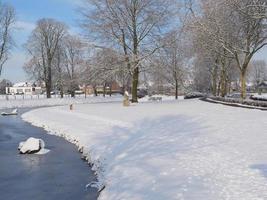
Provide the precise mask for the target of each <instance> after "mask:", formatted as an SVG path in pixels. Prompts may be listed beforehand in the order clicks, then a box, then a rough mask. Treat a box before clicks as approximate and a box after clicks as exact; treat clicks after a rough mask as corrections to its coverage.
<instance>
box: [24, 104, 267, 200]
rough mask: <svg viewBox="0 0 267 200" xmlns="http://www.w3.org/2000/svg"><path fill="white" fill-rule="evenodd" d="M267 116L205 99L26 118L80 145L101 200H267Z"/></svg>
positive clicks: (55, 111)
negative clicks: (102, 186)
mask: <svg viewBox="0 0 267 200" xmlns="http://www.w3.org/2000/svg"><path fill="white" fill-rule="evenodd" d="M266 117H267V112H263V111H259V110H246V109H243V108H235V107H227V106H223V105H219V104H210V103H206V102H201V101H199V100H183V101H178V102H174V101H169V102H162V103H153V102H152V103H141V104H138V105H132V106H130V107H128V108H125V107H122V104H121V102H120V103H108V104H91V105H89V104H88V105H77V106H76V107H75V110H74V111H69V109H68V107H67V106H63V107H57V108H56V107H53V108H42V109H37V110H33V111H30V112H28V113H26V114H24V115H23V118H24V119H25V120H27V121H29V122H31V123H33V124H34V125H37V126H40V127H44V128H45V129H47V130H49V131H50V132H51V133H54V134H57V135H61V136H65V137H66V138H67V139H68V140H70V141H73V142H74V141H79V145H80V146H83V147H84V148H83V151H84V154H86V155H88V156H90V160H91V161H92V162H93V163H94V169H95V170H97V172H98V175H99V178H100V181H101V182H103V183H104V184H105V186H106V188H105V190H103V192H102V193H101V195H100V197H99V199H101V200H106V199H107V200H117V199H129V200H144V199H145V200H146V199H149V200H150V199H153V200H162V199H168V200H169V199H179V200H182V199H186V200H187V199H189V200H202V199H203V200H209V199H210V200H214V199H218V200H221V199H223V200H224V199H229V200H236V199H242V200H254V199H255V200H256V199H257V200H260V199H262V200H263V199H267V179H266V177H267V173H266V171H267V145H266V141H267V134H266V133H265V130H267V123H266Z"/></svg>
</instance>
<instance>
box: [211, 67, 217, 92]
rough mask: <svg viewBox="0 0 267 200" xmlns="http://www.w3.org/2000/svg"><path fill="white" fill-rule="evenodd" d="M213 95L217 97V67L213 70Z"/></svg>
mask: <svg viewBox="0 0 267 200" xmlns="http://www.w3.org/2000/svg"><path fill="white" fill-rule="evenodd" d="M212 94H213V96H216V95H217V66H215V67H214V68H213V70H212Z"/></svg>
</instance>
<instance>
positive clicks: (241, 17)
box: [190, 0, 267, 98]
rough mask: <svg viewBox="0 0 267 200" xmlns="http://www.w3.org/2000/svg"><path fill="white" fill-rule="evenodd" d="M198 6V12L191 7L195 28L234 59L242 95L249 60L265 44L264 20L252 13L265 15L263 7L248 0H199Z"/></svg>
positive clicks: (244, 89)
mask: <svg viewBox="0 0 267 200" xmlns="http://www.w3.org/2000/svg"><path fill="white" fill-rule="evenodd" d="M200 7H201V10H202V12H201V15H196V12H194V11H193V7H192V6H191V7H190V9H191V11H192V13H193V16H194V20H195V22H196V23H195V25H196V28H197V29H198V31H199V32H205V34H207V35H208V37H209V38H210V39H211V40H212V41H213V42H214V43H217V45H219V46H220V47H221V48H223V49H224V50H225V51H226V52H227V53H226V55H227V56H229V55H228V54H230V55H231V56H232V57H233V58H234V59H235V63H236V64H235V66H236V67H237V68H238V70H239V71H240V82H241V96H242V98H245V96H246V75H247V69H248V66H249V63H250V61H251V59H252V57H253V56H254V55H255V53H256V52H258V51H259V50H260V49H261V48H263V47H264V46H265V45H266V44H267V43H266V39H267V31H266V28H267V26H266V21H265V19H264V18H256V17H255V16H254V14H255V13H256V12H257V11H261V13H262V14H266V7H262V6H261V5H258V4H255V5H253V6H251V1H250V0H234V1H230V0H222V1H221V0H215V1H214V0H205V1H204V0H201V1H200ZM240 8H242V9H240Z"/></svg>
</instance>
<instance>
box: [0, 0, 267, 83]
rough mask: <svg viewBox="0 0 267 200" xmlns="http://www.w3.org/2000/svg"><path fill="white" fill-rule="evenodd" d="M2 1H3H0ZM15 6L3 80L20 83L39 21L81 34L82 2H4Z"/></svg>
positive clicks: (263, 54) (266, 54)
mask: <svg viewBox="0 0 267 200" xmlns="http://www.w3.org/2000/svg"><path fill="white" fill-rule="evenodd" d="M0 1H1V0H0ZM2 1H3V2H7V3H9V4H11V5H13V6H14V7H15V9H16V14H17V23H16V27H17V30H16V31H15V33H14V40H15V42H16V47H15V48H14V49H13V51H12V56H11V58H10V59H9V61H8V62H7V63H6V65H5V66H4V70H3V74H2V76H1V78H6V79H9V80H11V81H12V82H20V81H25V80H27V79H28V77H27V75H26V74H25V72H24V71H23V68H22V67H23V65H24V63H25V62H26V61H27V53H26V52H25V50H24V49H23V47H22V45H23V44H25V43H26V41H27V38H28V37H29V35H30V33H31V31H32V30H33V29H34V27H35V23H36V21H37V20H38V19H40V18H44V17H49V18H55V19H57V20H60V21H63V22H65V23H66V24H67V25H68V26H69V27H70V29H71V30H72V32H79V28H78V27H77V25H76V24H77V21H76V20H77V19H78V17H79V14H78V13H77V9H78V6H79V3H80V2H81V1H82V0H2ZM254 59H264V60H265V61H266V62H267V48H264V49H263V50H262V51H260V52H259V53H258V54H257V55H256V56H255V57H254Z"/></svg>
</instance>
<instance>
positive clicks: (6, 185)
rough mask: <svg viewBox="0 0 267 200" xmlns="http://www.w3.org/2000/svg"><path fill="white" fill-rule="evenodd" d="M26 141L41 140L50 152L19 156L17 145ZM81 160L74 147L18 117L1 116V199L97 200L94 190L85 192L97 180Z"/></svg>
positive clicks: (89, 189) (90, 189)
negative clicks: (87, 185)
mask: <svg viewBox="0 0 267 200" xmlns="http://www.w3.org/2000/svg"><path fill="white" fill-rule="evenodd" d="M24 111H26V109H23V110H20V113H21V112H24ZM29 137H37V138H41V139H43V140H44V141H45V143H46V148H48V149H50V150H51V151H50V152H49V153H48V154H45V155H20V154H19V153H18V150H17V147H18V143H19V142H20V141H23V140H26V139H27V138H29ZM80 156H81V155H80V154H79V153H78V152H77V148H76V147H75V146H74V145H72V144H70V143H69V142H67V141H65V140H64V139H62V138H59V137H56V136H52V135H48V134H46V132H45V131H44V130H43V129H40V128H37V127H33V126H31V125H30V124H28V123H26V122H24V121H23V120H21V118H20V116H8V117H2V116H0V199H1V200H17V199H18V200H24V199H25V200H54V199H56V200H61V199H62V200H79V199H89V200H93V199H97V196H98V194H97V191H96V189H94V188H88V189H86V188H85V186H86V184H88V183H89V182H91V181H95V179H96V178H95V176H94V174H93V172H92V171H91V170H90V168H89V166H88V165H87V164H86V163H85V162H83V161H82V160H81V159H80Z"/></svg>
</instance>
